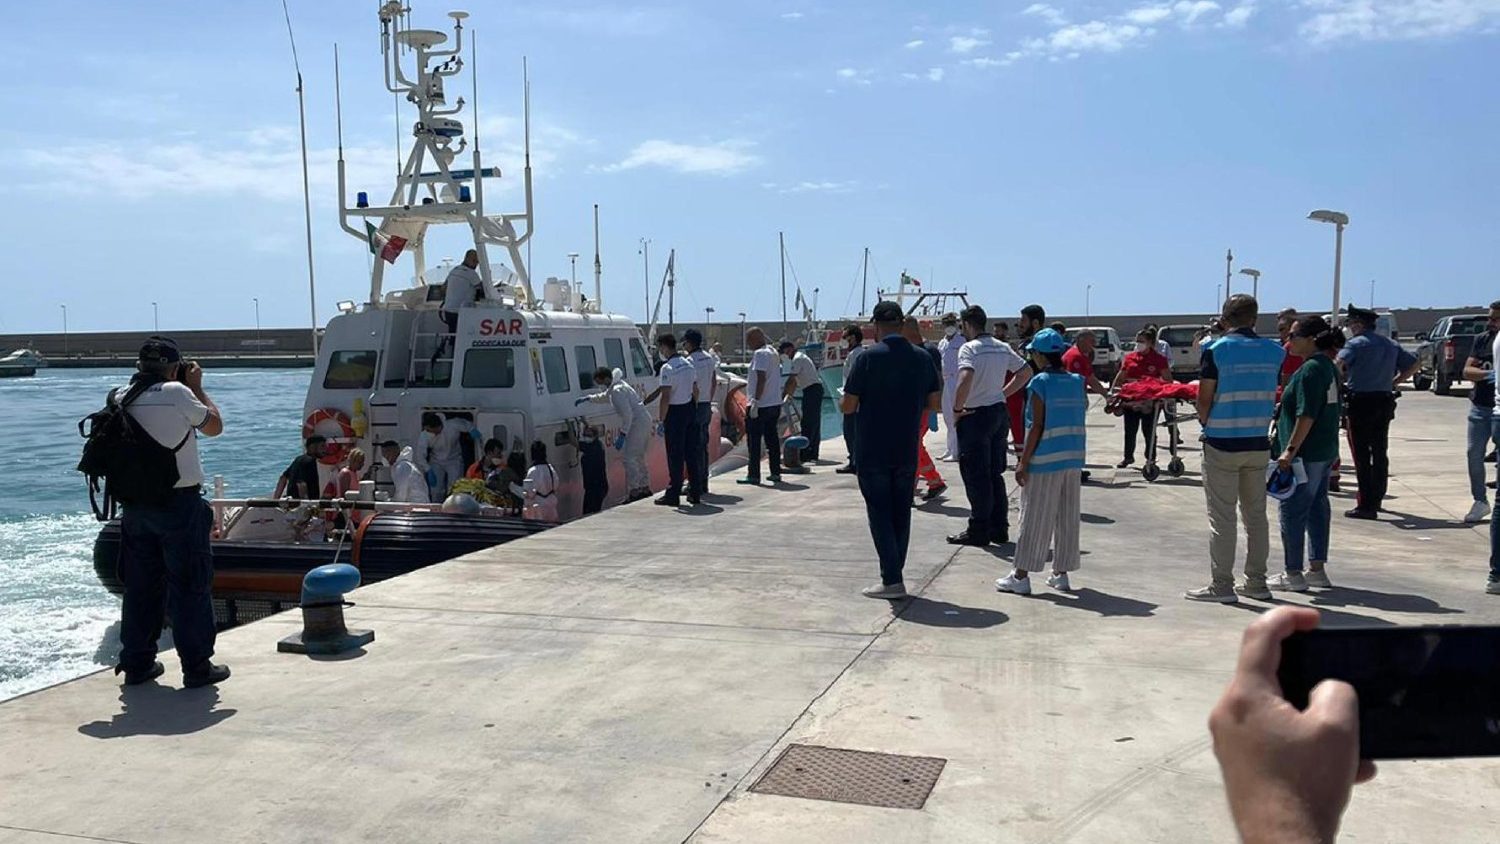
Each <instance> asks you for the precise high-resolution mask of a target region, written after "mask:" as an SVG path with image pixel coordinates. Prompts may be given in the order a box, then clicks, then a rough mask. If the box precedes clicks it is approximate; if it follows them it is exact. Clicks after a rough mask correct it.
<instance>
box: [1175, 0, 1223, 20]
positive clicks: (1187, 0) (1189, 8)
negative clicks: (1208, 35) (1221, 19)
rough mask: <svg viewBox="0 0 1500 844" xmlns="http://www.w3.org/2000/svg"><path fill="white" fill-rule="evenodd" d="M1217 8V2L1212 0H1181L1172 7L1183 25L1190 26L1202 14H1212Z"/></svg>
mask: <svg viewBox="0 0 1500 844" xmlns="http://www.w3.org/2000/svg"><path fill="white" fill-rule="evenodd" d="M1218 10H1219V4H1218V3H1215V2H1214V1H1213V0H1182V2H1180V3H1178V4H1177V5H1175V6H1173V7H1172V11H1173V12H1174V13H1175V14H1176V15H1177V18H1178V20H1180V21H1181V22H1182V25H1183V26H1192V25H1193V24H1195V23H1197V22H1198V19H1199V18H1201V17H1203V16H1204V15H1208V14H1212V13H1214V12H1217V11H1218Z"/></svg>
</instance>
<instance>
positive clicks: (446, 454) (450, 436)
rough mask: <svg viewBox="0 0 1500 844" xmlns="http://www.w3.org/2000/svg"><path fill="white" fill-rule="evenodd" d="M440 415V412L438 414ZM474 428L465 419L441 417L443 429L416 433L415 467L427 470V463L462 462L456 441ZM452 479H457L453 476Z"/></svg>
mask: <svg viewBox="0 0 1500 844" xmlns="http://www.w3.org/2000/svg"><path fill="white" fill-rule="evenodd" d="M439 415H441V414H439ZM473 430H474V423H473V422H470V421H469V420H467V419H448V418H446V417H445V418H444V419H443V430H441V431H438V432H437V433H436V434H434V433H432V432H431V431H425V430H424V431H423V432H422V433H421V434H419V435H417V447H416V450H415V452H414V453H413V454H412V460H413V462H415V463H416V464H417V468H419V469H421V470H422V471H424V472H425V471H427V464H428V463H429V462H430V463H436V464H438V465H440V466H442V465H448V466H452V465H454V464H460V463H462V462H463V454H464V453H463V449H462V448H461V447H460V446H459V444H458V441H459V440H460V439H461V438H462V437H464V436H465V435H467V434H468V433H469V432H470V431H473ZM452 480H458V479H457V478H453V479H452Z"/></svg>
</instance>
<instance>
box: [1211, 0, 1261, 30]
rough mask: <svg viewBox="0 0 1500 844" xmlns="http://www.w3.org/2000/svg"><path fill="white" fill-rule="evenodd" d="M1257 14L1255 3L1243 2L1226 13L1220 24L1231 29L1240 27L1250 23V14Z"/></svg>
mask: <svg viewBox="0 0 1500 844" xmlns="http://www.w3.org/2000/svg"><path fill="white" fill-rule="evenodd" d="M1253 14H1255V4H1254V3H1241V4H1240V5H1238V6H1235V7H1234V8H1233V9H1230V10H1229V11H1227V12H1225V13H1224V19H1223V20H1221V21H1219V23H1218V26H1220V27H1227V28H1229V29H1239V28H1240V27H1242V26H1244V25H1245V24H1246V23H1249V21H1250V16H1251V15H1253Z"/></svg>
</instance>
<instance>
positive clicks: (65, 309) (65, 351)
mask: <svg viewBox="0 0 1500 844" xmlns="http://www.w3.org/2000/svg"><path fill="white" fill-rule="evenodd" d="M1370 283H1371V284H1374V283H1375V282H1373V281H1372V282H1370ZM61 307H62V312H63V356H64V357H67V354H68V306H67V305H62V306H61Z"/></svg>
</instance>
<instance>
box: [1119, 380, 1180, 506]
mask: <svg viewBox="0 0 1500 844" xmlns="http://www.w3.org/2000/svg"><path fill="white" fill-rule="evenodd" d="M1197 399H1198V385H1197V383H1191V384H1182V383H1175V382H1167V381H1151V380H1146V381H1133V382H1131V383H1129V384H1126V385H1124V386H1122V387H1121V388H1120V391H1119V392H1118V393H1116V394H1115V395H1113V396H1110V397H1109V399H1108V401H1107V402H1106V404H1105V410H1106V411H1107V412H1109V413H1113V414H1115V415H1116V416H1123V415H1124V414H1125V412H1126V411H1131V412H1134V413H1139V414H1141V415H1143V416H1147V417H1149V421H1148V423H1147V424H1146V425H1145V426H1144V428H1145V430H1144V431H1143V434H1144V435H1145V438H1146V442H1145V447H1146V448H1145V457H1146V460H1145V462H1144V463H1143V464H1142V465H1141V477H1143V478H1145V479H1146V481H1147V482H1148V483H1155V482H1156V479H1157V478H1159V477H1161V470H1162V467H1161V465H1160V464H1159V463H1158V462H1157V454H1158V450H1157V429H1158V428H1165V429H1166V431H1167V455H1168V460H1167V464H1166V470H1167V474H1168V475H1171V476H1172V477H1174V478H1179V477H1182V473H1183V472H1184V471H1186V470H1187V467H1186V465H1185V464H1184V463H1183V461H1182V457H1181V456H1180V455H1178V453H1177V449H1178V448H1179V447H1180V446H1181V445H1182V431H1181V428H1180V426H1181V424H1182V423H1183V422H1187V421H1196V420H1197V418H1198V411H1197V408H1196V406H1195V405H1194V404H1189V408H1190V409H1189V410H1188V411H1186V412H1183V411H1182V410H1181V409H1180V405H1181V403H1182V402H1184V401H1188V402H1194V403H1195V402H1196V401H1197Z"/></svg>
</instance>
